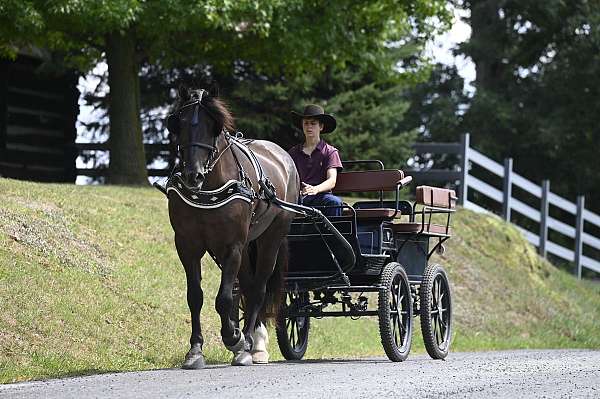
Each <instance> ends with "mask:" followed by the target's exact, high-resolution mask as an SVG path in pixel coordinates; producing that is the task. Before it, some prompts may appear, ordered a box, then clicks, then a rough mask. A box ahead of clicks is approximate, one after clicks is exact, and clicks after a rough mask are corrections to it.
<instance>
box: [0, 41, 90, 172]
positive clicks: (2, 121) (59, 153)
mask: <svg viewBox="0 0 600 399" xmlns="http://www.w3.org/2000/svg"><path fill="white" fill-rule="evenodd" d="M45 59H48V57H47V56H45V55H44V54H43V52H41V51H39V52H38V54H33V53H28V54H20V55H19V56H18V57H17V58H16V60H14V61H11V60H6V59H0V176H2V177H8V178H13V179H23V180H33V181H41V182H75V178H76V168H75V159H76V157H77V150H76V148H75V138H76V135H77V131H76V126H75V123H76V121H77V115H78V113H79V106H78V103H77V102H78V99H79V90H78V89H77V79H78V76H77V75H76V74H75V73H74V72H65V71H64V69H63V70H59V69H57V68H53V67H52V66H51V65H52V64H51V63H48V62H44V60H45Z"/></svg>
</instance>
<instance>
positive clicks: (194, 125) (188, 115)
mask: <svg viewBox="0 0 600 399" xmlns="http://www.w3.org/2000/svg"><path fill="white" fill-rule="evenodd" d="M167 129H168V130H169V133H171V134H172V135H173V136H174V138H175V142H176V143H177V152H178V157H179V162H180V165H181V166H182V172H183V176H184V178H185V182H186V184H187V185H188V186H189V187H195V188H200V187H202V183H203V182H204V179H205V178H206V175H208V174H209V173H210V171H211V170H212V168H213V166H214V164H213V161H215V160H216V159H218V157H217V156H218V153H219V149H218V147H217V140H218V138H219V135H220V134H221V133H222V131H223V130H224V129H226V130H233V129H234V126H233V118H232V117H231V114H230V113H229V111H228V110H227V108H226V107H225V105H224V104H223V103H222V102H221V101H220V100H219V99H218V98H216V96H213V95H211V94H210V93H208V92H207V91H206V90H204V89H201V90H188V89H187V88H185V87H181V88H180V89H179V98H178V101H177V104H176V106H175V111H174V112H173V113H172V114H170V115H169V116H168V117H167Z"/></svg>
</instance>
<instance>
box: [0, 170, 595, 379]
mask: <svg viewBox="0 0 600 399" xmlns="http://www.w3.org/2000/svg"><path fill="white" fill-rule="evenodd" d="M454 228H455V231H456V233H457V234H456V237H454V238H453V239H452V240H450V242H449V243H448V245H447V251H446V254H445V255H444V256H441V257H439V256H437V255H436V257H437V259H436V260H435V261H436V262H438V263H441V264H443V265H444V266H445V267H446V269H447V270H448V272H449V274H450V278H451V281H452V283H453V289H454V297H453V299H454V304H455V308H454V312H455V313H454V315H455V327H456V328H455V338H454V343H453V349H454V350H479V349H503V348H568V347H578V348H580V347H594V348H599V347H600V328H599V327H598V326H600V287H599V286H598V285H594V284H592V283H589V282H578V281H576V280H575V279H574V278H573V277H572V276H570V275H567V274H566V273H564V272H562V271H560V270H558V269H556V268H554V267H553V266H551V265H550V264H548V263H547V262H546V261H544V260H542V259H540V258H539V257H538V256H537V255H536V253H535V250H534V249H533V248H532V247H531V246H530V245H529V244H527V243H526V241H525V240H524V239H523V238H522V237H521V235H520V233H519V232H518V231H517V230H515V229H514V228H513V227H511V226H509V225H507V224H505V223H503V222H502V221H500V220H499V219H497V218H494V217H490V216H485V215H478V214H474V213H472V212H469V211H465V210H461V211H459V212H458V213H457V215H456V217H455V219H454ZM203 276H204V280H203V288H204V290H205V306H204V309H203V312H202V322H203V332H204V336H205V338H206V343H205V353H206V356H207V359H208V361H209V362H229V360H230V354H229V353H228V352H227V351H226V350H225V349H224V348H223V345H222V344H221V342H220V337H219V321H218V317H217V314H216V312H215V310H214V297H215V294H216V291H217V288H218V282H219V270H218V269H217V268H216V266H215V265H214V264H213V263H212V261H210V260H209V259H207V258H205V259H204V260H203ZM185 295H186V294H185V274H184V272H183V268H182V267H181V266H180V263H179V260H178V258H177V255H176V252H175V249H174V245H173V241H172V231H171V227H170V225H169V221H168V216H167V209H166V201H165V198H164V197H163V196H162V194H160V193H159V192H158V191H156V190H153V189H150V188H144V189H135V188H118V187H98V186H93V187H92V186H88V187H80V186H73V185H49V184H35V183H26V182H17V181H12V180H6V179H0V382H1V383H7V382H12V381H20V380H28V379H39V378H44V377H55V376H66V375H75V374H86V373H95V372H106V371H122V370H139V369H150V368H163V367H175V366H178V365H179V364H180V362H181V360H182V359H183V356H184V354H185V352H186V350H187V348H188V339H189V333H190V324H189V323H190V319H189V313H188V309H187V304H186V299H185V298H186V297H185ZM417 321H418V319H417ZM312 322H313V323H312V328H311V337H310V342H309V350H308V352H307V356H306V358H327V357H341V356H371V355H383V350H382V348H381V346H380V343H379V336H378V329H377V321H376V319H361V320H358V321H352V320H348V319H340V318H335V319H323V320H312ZM417 324H418V323H417ZM414 337H415V340H414V349H413V350H414V351H423V346H422V340H421V338H420V332H419V331H418V329H417V330H416V331H415V335H414ZM270 349H271V353H272V358H273V360H277V359H281V355H280V354H279V350H278V349H277V344H276V342H275V336H274V334H271V344H270Z"/></svg>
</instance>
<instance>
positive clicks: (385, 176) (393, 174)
mask: <svg viewBox="0 0 600 399" xmlns="http://www.w3.org/2000/svg"><path fill="white" fill-rule="evenodd" d="M403 178H404V172H402V171H401V170H397V169H384V170H367V171H357V172H342V173H339V174H338V175H337V181H336V184H335V187H334V189H333V192H335V193H352V192H367V191H395V190H396V187H397V186H398V184H399V183H400V180H402V179H403Z"/></svg>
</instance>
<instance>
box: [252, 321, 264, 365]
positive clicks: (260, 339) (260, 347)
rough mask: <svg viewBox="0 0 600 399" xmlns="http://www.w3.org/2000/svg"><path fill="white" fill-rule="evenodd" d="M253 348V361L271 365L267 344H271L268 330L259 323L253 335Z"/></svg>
mask: <svg viewBox="0 0 600 399" xmlns="http://www.w3.org/2000/svg"><path fill="white" fill-rule="evenodd" d="M250 337H252V341H253V344H254V345H253V346H252V350H251V351H250V353H251V354H252V361H253V362H254V363H256V364H267V363H269V352H267V344H268V343H269V334H268V332H267V328H266V327H265V325H264V324H263V323H259V324H258V326H257V327H256V329H255V330H254V332H253V333H252V334H250Z"/></svg>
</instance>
